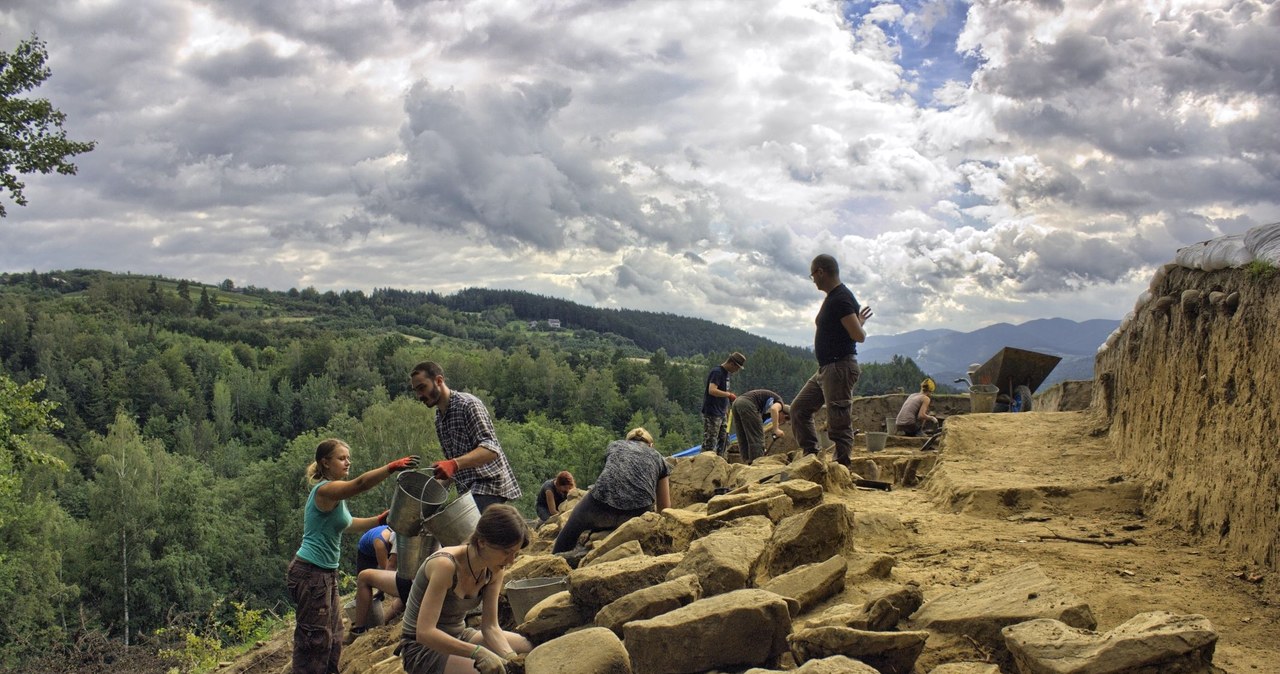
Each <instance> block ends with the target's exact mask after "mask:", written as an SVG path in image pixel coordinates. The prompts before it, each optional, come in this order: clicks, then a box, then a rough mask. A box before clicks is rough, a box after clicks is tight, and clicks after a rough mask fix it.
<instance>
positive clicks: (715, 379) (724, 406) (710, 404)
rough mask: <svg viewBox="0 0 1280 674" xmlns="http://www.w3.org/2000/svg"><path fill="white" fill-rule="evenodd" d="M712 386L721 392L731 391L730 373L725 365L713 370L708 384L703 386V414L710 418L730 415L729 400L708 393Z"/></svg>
mask: <svg viewBox="0 0 1280 674" xmlns="http://www.w3.org/2000/svg"><path fill="white" fill-rule="evenodd" d="M712 384H715V385H716V388H718V389H720V390H721V391H728V390H729V371H728V370H726V369H724V366H723V365H717V366H715V367H713V368H711V372H709V373H707V381H706V383H705V384H703V385H702V413H703V414H705V415H707V416H709V417H723V416H725V415H726V414H728V413H729V399H728V398H721V397H720V396H713V395H711V394H710V393H707V389H709V388H711V385H712Z"/></svg>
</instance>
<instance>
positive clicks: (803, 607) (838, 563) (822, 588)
mask: <svg viewBox="0 0 1280 674" xmlns="http://www.w3.org/2000/svg"><path fill="white" fill-rule="evenodd" d="M848 570H849V563H848V562H847V561H845V559H844V557H841V556H839V555H835V556H833V557H831V558H830V559H828V560H827V561H825V562H819V563H816V564H805V565H803V566H798V567H796V568H794V569H792V570H790V571H788V572H786V573H784V574H782V575H781V576H778V577H777V578H774V579H773V580H770V581H769V582H768V583H766V584H765V585H764V586H762V587H761V588H760V589H762V590H768V591H769V592H774V593H776V594H780V595H782V596H784V597H791V598H792V599H795V600H796V601H798V602H800V612H801V613H804V612H806V611H809V610H810V609H812V608H813V607H814V606H817V605H818V604H820V603H822V602H823V601H825V600H826V599H828V598H829V597H832V596H834V595H837V594H839V593H840V592H842V591H844V576H845V573H847V572H848Z"/></svg>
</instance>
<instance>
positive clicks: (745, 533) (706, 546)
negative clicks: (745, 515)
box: [667, 497, 786, 597]
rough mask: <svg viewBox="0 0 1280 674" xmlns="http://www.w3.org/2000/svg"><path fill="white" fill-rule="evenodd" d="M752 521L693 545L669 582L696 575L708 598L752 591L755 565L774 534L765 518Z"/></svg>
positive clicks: (672, 573)
mask: <svg viewBox="0 0 1280 674" xmlns="http://www.w3.org/2000/svg"><path fill="white" fill-rule="evenodd" d="M779 498H783V499H785V498H786V497H779ZM750 520H751V521H748V520H737V521H736V524H735V526H730V527H727V528H725V529H723V530H721V531H717V532H715V533H713V534H709V535H707V536H704V537H702V538H699V539H698V540H696V541H694V542H693V543H692V544H691V545H690V546H689V551H688V552H687V553H685V555H684V559H682V560H680V563H679V564H677V565H676V566H675V568H673V569H672V570H671V571H670V572H668V573H667V579H668V580H671V579H675V578H679V577H680V576H683V575H686V574H693V575H695V576H697V577H698V580H699V582H700V583H701V584H702V593H703V596H707V597H710V596H712V595H717V594H723V593H725V592H730V591H732V590H741V589H743V588H746V587H750V585H751V580H752V578H753V577H754V575H755V568H756V564H757V563H758V562H759V560H760V557H761V555H763V554H764V550H765V546H766V544H767V543H768V541H769V537H770V535H771V534H772V533H773V529H772V526H773V525H772V524H770V523H769V521H768V520H766V519H764V518H763V517H753V518H750Z"/></svg>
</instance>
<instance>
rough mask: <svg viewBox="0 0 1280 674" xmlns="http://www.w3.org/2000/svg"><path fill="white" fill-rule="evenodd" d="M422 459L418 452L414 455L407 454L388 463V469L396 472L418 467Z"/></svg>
mask: <svg viewBox="0 0 1280 674" xmlns="http://www.w3.org/2000/svg"><path fill="white" fill-rule="evenodd" d="M420 460H421V459H420V458H419V457H418V455H417V454H414V455H413V456H406V457H404V458H403V459H396V460H395V461H392V462H391V463H388V464H387V470H389V471H391V472H393V473H395V472H399V471H402V470H409V469H410V468H417V467H418V461H420Z"/></svg>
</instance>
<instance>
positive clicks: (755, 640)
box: [623, 590, 791, 674]
mask: <svg viewBox="0 0 1280 674" xmlns="http://www.w3.org/2000/svg"><path fill="white" fill-rule="evenodd" d="M790 631H791V613H790V610H789V609H788V607H787V602H786V600H784V599H783V598H782V597H779V596H778V595H776V594H774V593H772V592H765V591H764V590H736V591H734V592H728V593H726V594H722V595H717V596H715V597H709V598H706V599H700V600H698V601H695V602H693V603H692V604H689V605H688V606H685V607H683V608H678V609H676V610H674V611H670V612H668V613H664V614H662V615H660V616H658V617H656V618H650V619H648V620H636V621H634V622H630V623H627V625H626V627H624V628H623V634H625V635H626V639H625V641H626V646H627V651H628V652H630V653H631V668H632V669H633V670H634V671H635V673H636V674H694V673H695V672H705V671H708V670H712V669H731V668H745V667H756V666H763V667H770V668H776V667H777V666H778V661H779V658H780V657H781V656H782V654H783V653H786V652H787V634H788V633H789V632H790Z"/></svg>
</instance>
